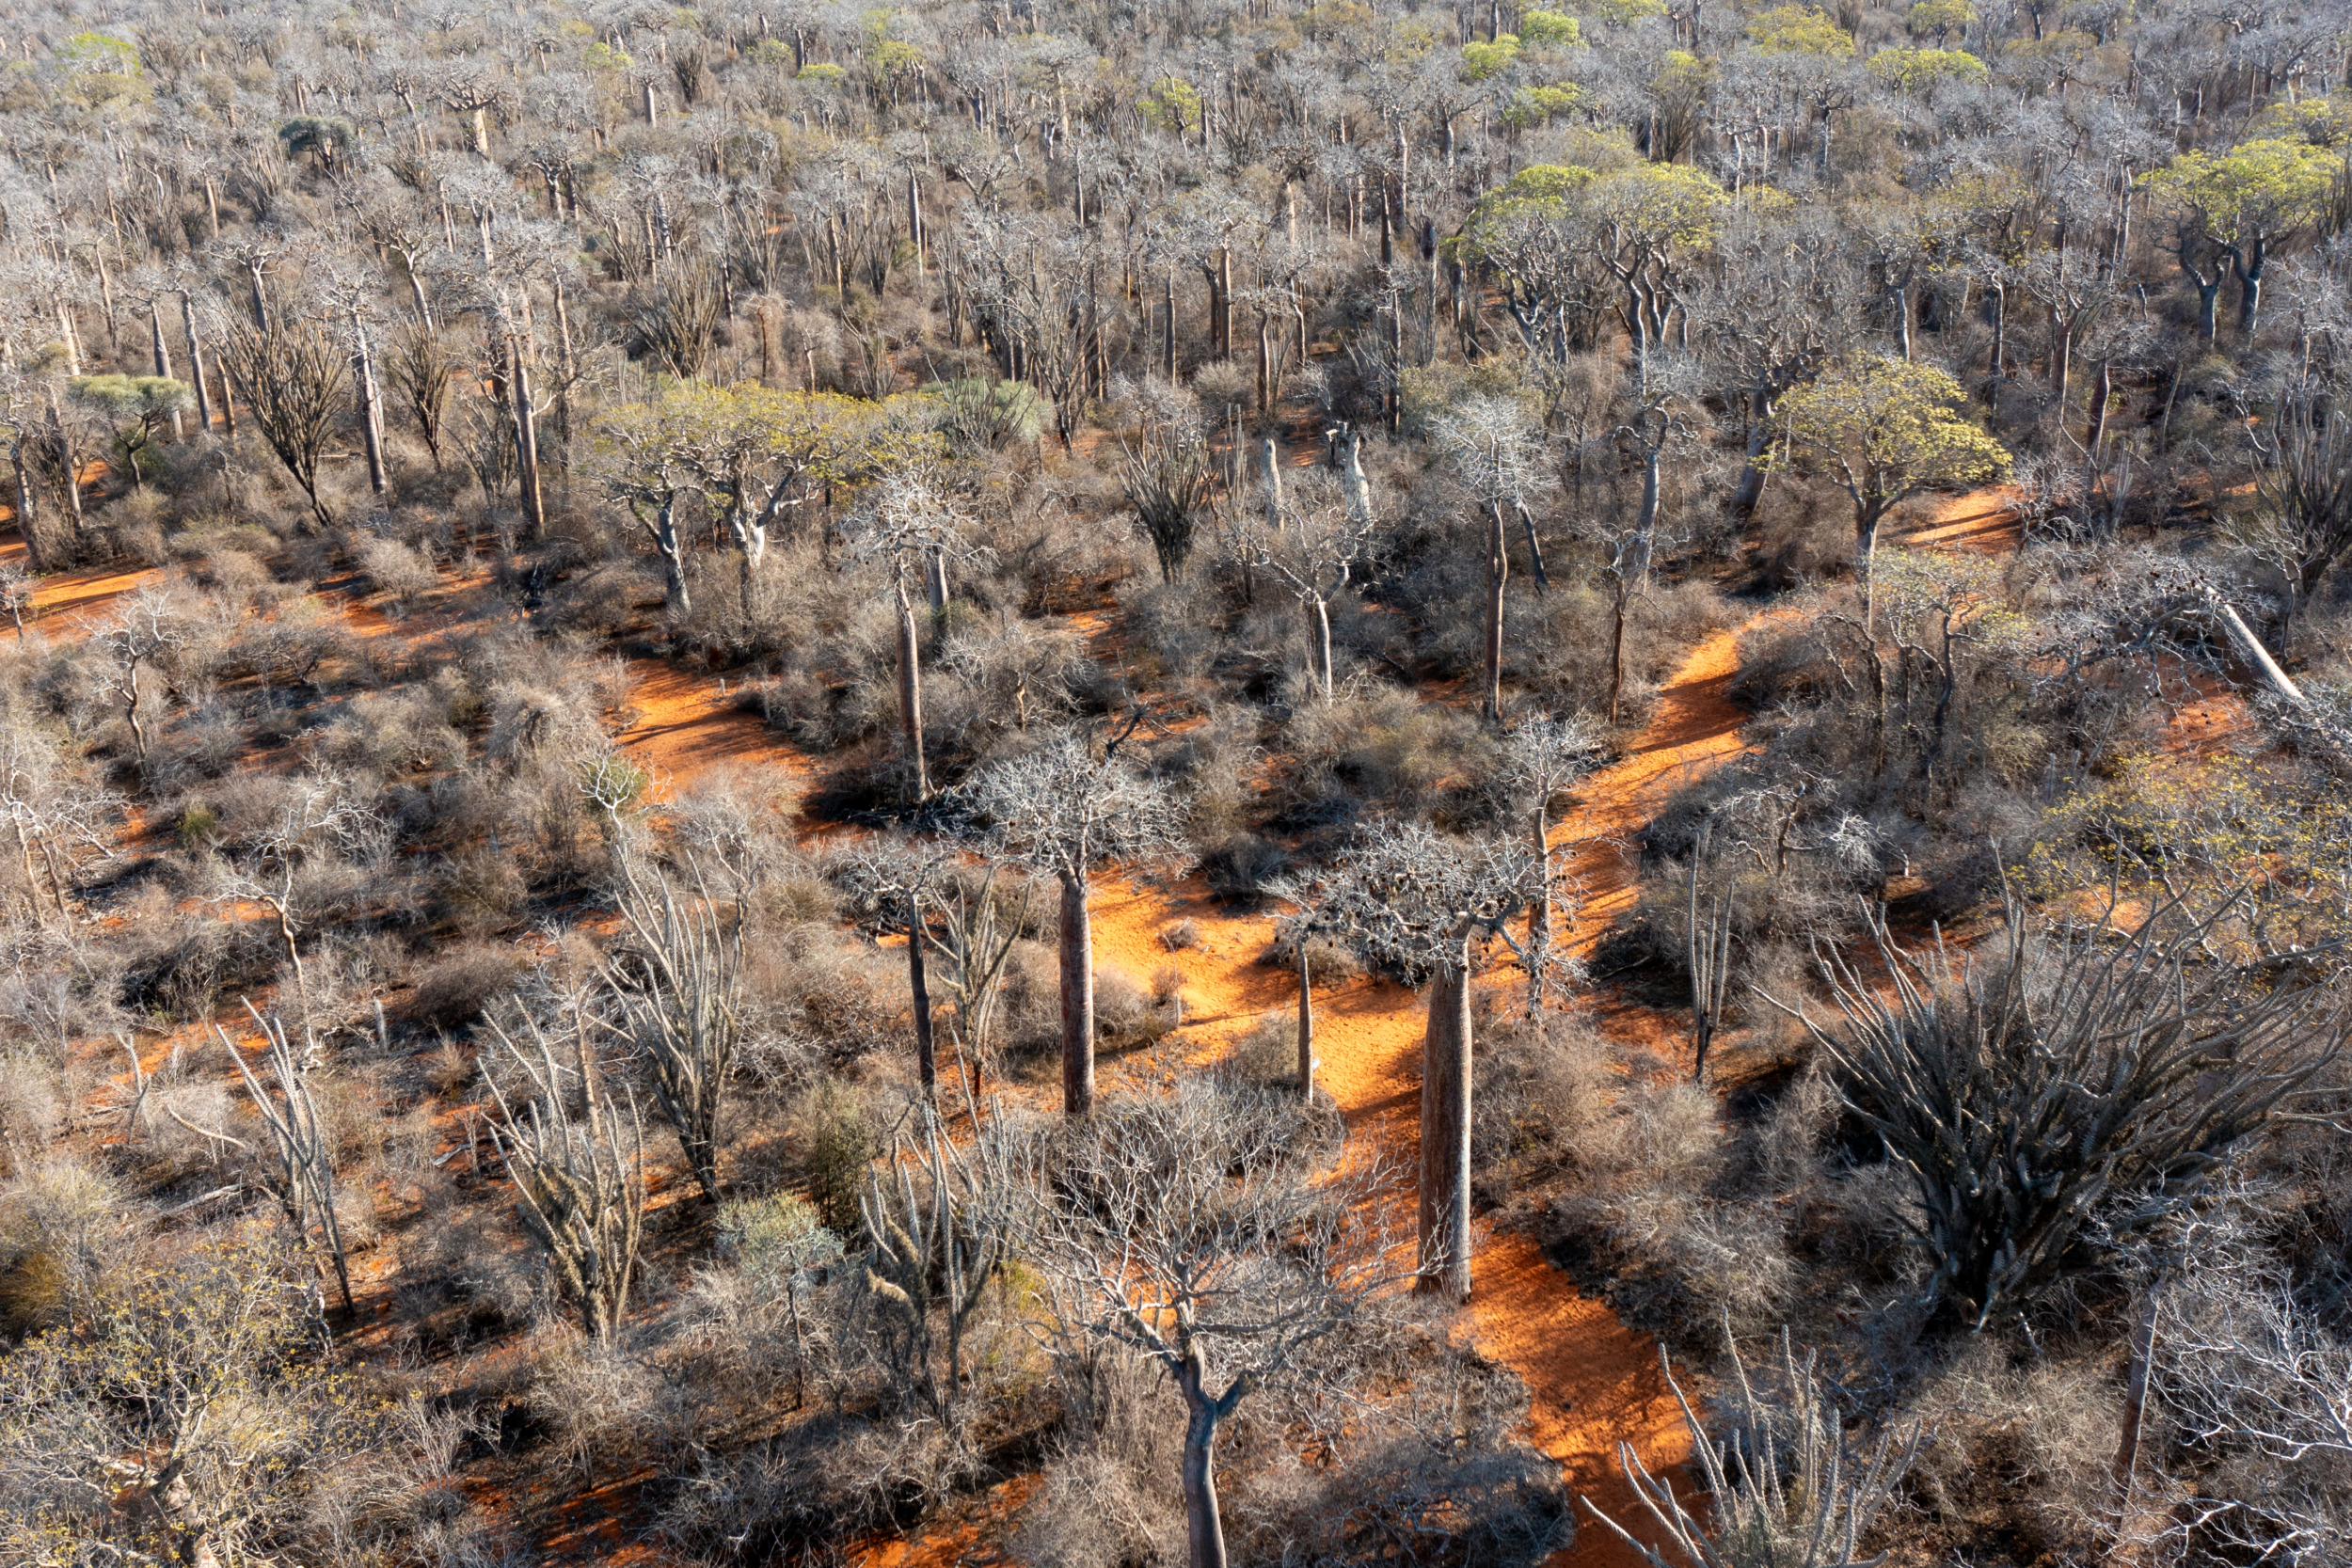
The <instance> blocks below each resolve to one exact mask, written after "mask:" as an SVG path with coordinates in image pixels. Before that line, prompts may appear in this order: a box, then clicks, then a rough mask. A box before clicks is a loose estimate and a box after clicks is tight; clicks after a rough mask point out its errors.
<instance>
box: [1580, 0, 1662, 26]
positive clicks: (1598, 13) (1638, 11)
mask: <svg viewBox="0 0 2352 1568" xmlns="http://www.w3.org/2000/svg"><path fill="white" fill-rule="evenodd" d="M1589 14H1590V15H1591V16H1592V18H1593V20H1594V21H1596V22H1602V23H1606V24H1608V25H1610V26H1612V27H1630V26H1632V25H1633V24H1635V23H1637V22H1639V21H1641V20H1642V19H1643V18H1644V17H1648V16H1663V15H1665V14H1666V0H1596V3H1595V4H1594V5H1593V6H1592V7H1591V8H1589Z"/></svg>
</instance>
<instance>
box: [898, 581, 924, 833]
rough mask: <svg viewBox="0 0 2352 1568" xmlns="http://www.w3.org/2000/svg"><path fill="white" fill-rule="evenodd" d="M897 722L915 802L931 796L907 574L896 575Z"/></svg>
mask: <svg viewBox="0 0 2352 1568" xmlns="http://www.w3.org/2000/svg"><path fill="white" fill-rule="evenodd" d="M920 657H922V649H921V645H920V644H919V643H918V642H917V641H916V639H915V634H914V601H913V600H911V599H909V598H908V597H907V583H906V577H905V575H904V574H903V573H902V574H900V576H899V578H898V723H899V726H900V728H902V729H903V730H904V731H905V732H906V737H907V754H908V755H909V756H911V757H913V758H914V799H915V801H916V803H918V804H920V803H921V802H922V801H925V800H930V798H931V780H930V769H929V768H926V767H925V766H924V761H923V673H922V667H921V666H920V664H919V663H918V662H917V660H918V659H920Z"/></svg>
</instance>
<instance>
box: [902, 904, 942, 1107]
mask: <svg viewBox="0 0 2352 1568" xmlns="http://www.w3.org/2000/svg"><path fill="white" fill-rule="evenodd" d="M907 990H908V992H909V996H910V999H911V1000H912V1002H913V1004H914V1069H915V1071H916V1073H917V1074H918V1075H919V1076H920V1077H921V1079H922V1083H923V1098H924V1099H926V1100H929V1099H930V1097H931V1095H932V1094H933V1093H934V1092H935V1091H936V1089H937V1087H938V1079H939V1054H938V1052H937V1051H936V1050H935V1049H934V1048H933V1046H932V1041H931V988H930V981H929V980H928V979H926V978H925V976H924V974H923V906H922V905H921V904H919V903H917V902H916V901H915V899H914V896H913V895H909V896H908V898H907Z"/></svg>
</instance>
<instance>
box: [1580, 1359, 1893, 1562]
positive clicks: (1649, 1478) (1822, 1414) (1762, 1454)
mask: <svg viewBox="0 0 2352 1568" xmlns="http://www.w3.org/2000/svg"><path fill="white" fill-rule="evenodd" d="M1658 1354H1659V1360H1660V1362H1661V1365H1662V1364H1665V1362H1666V1353H1665V1351H1664V1349H1663V1347H1661V1349H1660V1351H1659V1353H1658ZM1731 1365H1732V1371H1733V1374H1734V1378H1733V1386H1732V1387H1731V1388H1730V1389H1727V1390H1726V1393H1729V1394H1732V1395H1733V1396H1734V1398H1733V1399H1732V1401H1731V1403H1732V1406H1733V1411H1734V1415H1733V1419H1732V1426H1731V1431H1730V1432H1729V1433H1726V1434H1725V1435H1724V1437H1723V1439H1722V1440H1721V1441H1717V1440H1715V1439H1713V1438H1711V1437H1709V1435H1708V1431H1707V1427H1706V1425H1705V1423H1703V1422H1702V1421H1701V1420H1700V1419H1699V1418H1698V1414H1697V1412H1695V1411H1693V1410H1692V1408H1691V1400H1690V1396H1688V1395H1686V1394H1685V1393H1684V1392H1683V1391H1682V1385H1681V1384H1679V1383H1677V1381H1676V1380H1675V1375H1674V1370H1673V1368H1672V1367H1671V1365H1667V1366H1666V1374H1665V1375H1666V1385H1667V1386H1668V1387H1670V1388H1672V1389H1673V1390H1674V1394H1675V1402H1677V1404H1679V1405H1680V1406H1681V1408H1682V1419H1683V1423H1684V1424H1685V1425H1686V1426H1688V1427H1689V1428H1690V1432H1691V1449H1692V1453H1693V1454H1694V1455H1695V1456H1696V1458H1697V1460H1698V1469H1699V1474H1700V1476H1701V1478H1702V1480H1703V1481H1704V1482H1705V1484H1706V1487H1707V1494H1708V1513H1707V1518H1706V1519H1705V1520H1704V1521H1701V1520H1700V1519H1699V1518H1698V1516H1697V1515H1695V1514H1693V1513H1692V1512H1691V1511H1690V1509H1689V1508H1688V1507H1687V1506H1685V1504H1684V1502H1683V1499H1682V1497H1681V1496H1678V1495H1677V1488H1676V1486H1675V1485H1674V1484H1673V1482H1672V1481H1667V1480H1665V1479H1663V1478H1661V1477H1660V1476H1657V1475H1655V1474H1653V1473H1652V1472H1651V1470H1650V1468H1649V1466H1648V1465H1646V1464H1645V1463H1643V1460H1642V1457H1641V1455H1639V1454H1638V1453H1636V1452H1634V1450H1633V1445H1632V1444H1630V1443H1627V1442H1619V1443H1618V1445H1617V1463H1618V1465H1620V1466H1622V1467H1623V1469H1624V1471H1625V1477H1626V1480H1627V1481H1630V1482H1631V1483H1632V1486H1633V1491H1634V1495H1635V1496H1636V1497H1640V1498H1641V1500H1642V1507H1643V1509H1644V1511H1645V1512H1646V1513H1648V1514H1649V1516H1650V1518H1651V1520H1652V1522H1653V1523H1654V1524H1655V1525H1656V1527H1657V1528H1658V1532H1659V1534H1660V1536H1661V1538H1662V1541H1663V1544H1664V1545H1665V1546H1666V1547H1668V1548H1671V1550H1672V1551H1673V1552H1675V1553H1677V1554H1678V1555H1679V1557H1680V1558H1681V1560H1683V1561H1684V1562H1687V1563H1688V1564H1690V1568H1759V1565H1765V1564H1769V1565H1770V1568H1873V1565H1875V1564H1878V1563H1882V1562H1884V1561H1885V1560H1886V1554H1885V1553H1883V1552H1881V1553H1879V1554H1877V1555H1876V1556H1872V1557H1863V1556H1861V1555H1859V1554H1860V1551H1861V1544H1862V1537H1863V1535H1864V1533H1865V1532H1867V1530H1868V1529H1869V1528H1870V1524H1871V1521H1872V1520H1874V1519H1876V1518H1877V1517H1878V1515H1879V1514H1880V1513H1882V1512H1883V1511H1884V1509H1885V1508H1886V1506H1887V1504H1888V1503H1889V1502H1890V1501H1891V1500H1892V1499H1893V1497H1894V1492H1895V1488H1896V1486H1897V1485H1899V1483H1900V1482H1901V1481H1902V1479H1903V1476H1904V1474H1905V1473H1906V1472H1908V1471H1909V1470H1910V1468H1911V1465H1912V1462H1913V1461H1914V1460H1915V1459H1916V1458H1917V1457H1918V1453H1919V1445H1920V1440H1921V1437H1922V1434H1923V1433H1922V1429H1921V1428H1919V1427H1917V1426H1914V1427H1913V1428H1912V1429H1911V1430H1910V1431H1909V1432H1908V1433H1902V1434H1900V1435H1898V1434H1897V1433H1895V1432H1894V1431H1892V1430H1891V1429H1890V1430H1883V1431H1881V1432H1880V1433H1879V1434H1878V1440H1877V1442H1875V1443H1873V1444H1871V1445H1869V1446H1868V1447H1867V1449H1863V1448H1857V1447H1856V1446H1855V1445H1854V1444H1853V1443H1852V1441H1851V1439H1850V1438H1849V1437H1848V1436H1847V1434H1846V1432H1845V1429H1844V1426H1843V1424H1842V1423H1841V1421H1840V1419H1839V1418H1838V1413H1837V1409H1836V1404H1835V1403H1834V1402H1832V1399H1831V1392H1830V1390H1829V1389H1828V1388H1827V1387H1826V1386H1824V1385H1823V1383H1822V1381H1821V1379H1820V1376H1819V1375H1818V1374H1817V1373H1816V1371H1815V1370H1814V1368H1815V1354H1814V1353H1813V1352H1811V1351H1808V1352H1806V1353H1805V1354H1804V1359H1803V1360H1800V1359H1798V1357H1797V1354H1796V1353H1795V1351H1794V1350H1793V1349H1792V1348H1791V1347H1790V1345H1789V1340H1788V1331H1787V1330H1785V1329H1784V1330H1783V1331H1782V1333H1781V1337H1780V1365H1779V1367H1778V1368H1777V1369H1776V1371H1777V1372H1778V1376H1777V1378H1776V1379H1775V1380H1774V1382H1775V1386H1771V1387H1768V1388H1763V1389H1759V1388H1758V1387H1757V1386H1756V1382H1755V1380H1754V1379H1752V1378H1751V1377H1750V1376H1749V1375H1748V1369H1747V1364H1746V1363H1745V1362H1744V1361H1742V1360H1741V1359H1740V1352H1739V1347H1738V1346H1736V1345H1735V1346H1733V1347H1731ZM1579 1500H1581V1502H1582V1503H1583V1504H1584V1506H1585V1508H1586V1509H1587V1510H1589V1511H1590V1512H1591V1513H1592V1515H1593V1517H1595V1518H1596V1519H1598V1520H1599V1521H1600V1522H1601V1523H1602V1524H1604V1525H1606V1526H1608V1527H1609V1529H1610V1532H1611V1533H1612V1534H1613V1535H1615V1536H1616V1537H1617V1539H1618V1540H1620V1541H1623V1542H1624V1543H1625V1544H1627V1545H1628V1546H1629V1547H1631V1548H1632V1549H1633V1550H1634V1551H1636V1552H1639V1553H1640V1554H1641V1556H1642V1560H1644V1561H1645V1562H1646V1563H1648V1564H1650V1568H1670V1564H1671V1563H1672V1562H1673V1561H1674V1559H1673V1558H1670V1557H1669V1556H1668V1555H1667V1553H1666V1552H1665V1551H1662V1550H1661V1549H1660V1547H1658V1546H1655V1545H1651V1544H1647V1543H1645V1542H1642V1541H1637V1540H1635V1539H1634V1538H1633V1536H1632V1535H1630V1534H1629V1533H1628V1531H1627V1530H1626V1528H1625V1527H1624V1526H1622V1525H1620V1524H1619V1523H1618V1522H1617V1521H1616V1520H1614V1519H1612V1518H1611V1517H1610V1516H1609V1515H1608V1514H1606V1513H1602V1512H1601V1511H1600V1510H1599V1509H1597V1508H1595V1507H1594V1506H1593V1500H1592V1499H1591V1498H1590V1497H1583V1498H1581V1499H1579Z"/></svg>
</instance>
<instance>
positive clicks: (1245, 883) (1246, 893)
mask: <svg viewBox="0 0 2352 1568" xmlns="http://www.w3.org/2000/svg"><path fill="white" fill-rule="evenodd" d="M1290 865H1291V858H1290V855H1289V853H1288V852H1287V851H1286V850H1284V849H1283V847H1281V846H1280V845H1279V844H1275V843H1272V842H1270V841H1269V840H1266V839H1263V838H1261V837H1259V836H1258V835H1257V834H1256V833H1252V832H1238V833H1230V834H1228V835H1227V836H1226V837H1224V838H1223V839H1221V840H1219V841H1218V842H1217V843H1216V844H1215V845H1214V846H1212V847H1210V848H1208V849H1207V850H1206V851H1204V852H1203V853H1202V854H1201V856H1200V875H1201V877H1202V878H1203V879H1206V880H1207V882H1208V884H1209V891H1210V892H1212V893H1214V894H1216V895H1217V896H1218V897H1219V898H1230V899H1234V900H1237V901H1240V902H1244V903H1253V904H1254V903H1255V902H1257V901H1258V900H1259V899H1260V898H1263V896H1265V888H1266V883H1268V882H1269V881H1272V880H1273V879H1275V878H1277V877H1279V876H1280V875H1281V874H1282V873H1283V872H1285V871H1288V870H1289V869H1290Z"/></svg>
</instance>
